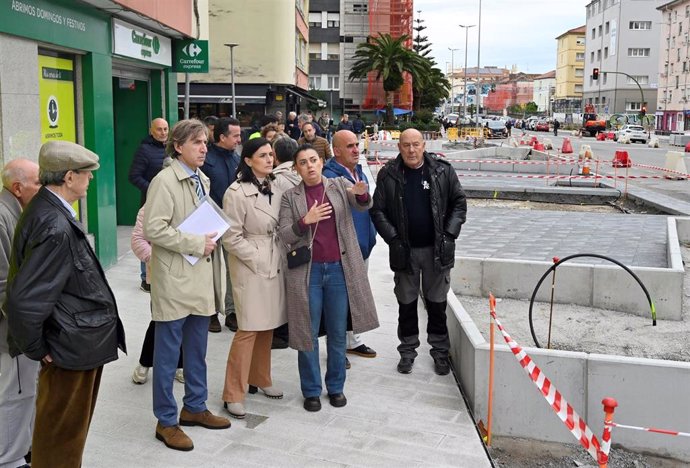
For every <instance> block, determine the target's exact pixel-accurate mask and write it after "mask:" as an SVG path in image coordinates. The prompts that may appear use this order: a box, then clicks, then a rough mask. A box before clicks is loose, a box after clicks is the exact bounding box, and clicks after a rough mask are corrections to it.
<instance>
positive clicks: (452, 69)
mask: <svg viewBox="0 0 690 468" xmlns="http://www.w3.org/2000/svg"><path fill="white" fill-rule="evenodd" d="M448 50H450V111H451V112H453V105H455V51H456V50H460V49H451V48H450V47H448Z"/></svg>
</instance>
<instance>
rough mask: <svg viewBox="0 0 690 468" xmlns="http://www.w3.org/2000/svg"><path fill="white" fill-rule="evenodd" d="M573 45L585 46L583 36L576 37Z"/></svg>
mask: <svg viewBox="0 0 690 468" xmlns="http://www.w3.org/2000/svg"><path fill="white" fill-rule="evenodd" d="M575 44H577V45H579V46H583V45H585V36H578V37H577V39H575Z"/></svg>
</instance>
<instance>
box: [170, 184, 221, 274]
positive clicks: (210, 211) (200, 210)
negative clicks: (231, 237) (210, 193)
mask: <svg viewBox="0 0 690 468" xmlns="http://www.w3.org/2000/svg"><path fill="white" fill-rule="evenodd" d="M229 228H230V223H229V222H228V219H227V217H226V216H225V213H223V211H222V210H221V209H220V208H218V205H216V204H215V203H214V202H213V200H211V199H209V198H208V197H205V198H204V199H203V200H202V202H201V204H200V205H199V206H197V207H196V209H195V210H194V211H192V213H191V214H190V215H189V216H187V218H186V219H185V220H184V221H182V223H181V224H180V225H179V226H178V227H177V229H179V230H180V231H182V232H184V233H187V234H198V235H200V236H205V235H206V234H209V233H211V232H215V233H217V234H216V236H215V237H214V238H213V240H214V241H217V240H218V239H220V237H221V236H222V235H223V234H225V231H227V230H228V229H229ZM183 257H184V258H185V259H186V260H187V261H188V262H189V263H190V264H191V265H196V262H198V261H199V257H195V256H194V255H183Z"/></svg>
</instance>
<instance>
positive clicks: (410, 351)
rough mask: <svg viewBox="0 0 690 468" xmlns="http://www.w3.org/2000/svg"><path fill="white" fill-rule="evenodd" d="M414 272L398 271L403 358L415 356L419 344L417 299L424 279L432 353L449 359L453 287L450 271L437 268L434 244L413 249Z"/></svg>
mask: <svg viewBox="0 0 690 468" xmlns="http://www.w3.org/2000/svg"><path fill="white" fill-rule="evenodd" d="M410 265H411V271H409V272H407V271H405V272H396V273H395V275H394V281H395V289H394V291H395V297H396V299H397V300H398V305H399V309H398V338H399V339H400V345H398V352H399V353H400V356H401V357H404V358H411V359H414V358H415V357H417V348H418V347H419V319H418V317H417V298H418V297H419V289H420V281H421V289H422V295H423V296H424V305H425V306H426V311H427V315H428V321H427V327H426V331H427V342H428V343H429V345H431V356H433V357H434V358H447V357H448V350H449V349H450V340H449V338H448V327H447V325H446V296H447V295H448V291H449V290H450V270H444V271H442V272H438V271H435V269H434V248H433V246H429V247H421V248H412V249H410Z"/></svg>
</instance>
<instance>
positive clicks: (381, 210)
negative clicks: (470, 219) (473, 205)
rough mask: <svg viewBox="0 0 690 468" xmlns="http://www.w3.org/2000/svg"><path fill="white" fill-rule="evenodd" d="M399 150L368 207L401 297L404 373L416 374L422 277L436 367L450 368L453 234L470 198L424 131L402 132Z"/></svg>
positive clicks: (400, 367)
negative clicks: (448, 319) (448, 303)
mask: <svg viewBox="0 0 690 468" xmlns="http://www.w3.org/2000/svg"><path fill="white" fill-rule="evenodd" d="M398 149H399V150H400V154H399V155H398V157H397V158H395V159H394V160H393V161H390V162H388V163H387V164H386V165H385V166H384V167H383V168H382V169H381V172H379V175H378V178H377V183H376V191H375V192H374V205H373V207H372V208H371V210H370V213H371V217H372V220H373V221H374V225H375V226H376V230H377V231H378V233H379V234H380V235H381V237H383V240H384V241H386V243H387V244H388V245H389V248H390V254H389V255H390V267H391V270H393V272H394V273H395V297H396V298H397V300H398V306H399V309H398V310H399V315H398V338H399V339H400V345H399V346H398V352H399V353H400V357H401V359H400V362H399V363H398V372H400V373H402V374H409V373H410V372H412V366H413V364H414V360H415V358H416V357H417V348H418V347H419V325H418V319H417V298H418V297H419V280H420V276H421V280H422V293H423V295H424V303H425V306H426V310H427V314H428V316H429V320H428V325H427V340H428V342H429V344H430V345H431V356H432V357H433V359H434V370H435V371H436V373H437V374H439V375H446V374H448V373H449V372H450V364H449V362H448V350H449V348H450V342H449V340H448V328H447V326H446V296H447V295H448V291H449V287H450V269H451V268H452V267H453V265H454V264H455V239H456V238H457V237H458V235H459V234H460V228H461V226H462V224H463V223H464V222H465V215H466V213H467V202H466V199H465V193H464V192H463V191H462V187H461V186H460V182H459V181H458V176H457V175H456V174H455V171H454V170H453V167H452V166H451V165H450V164H448V163H447V162H446V161H443V160H441V159H439V158H438V157H437V156H436V155H435V154H433V153H427V152H426V151H425V150H424V140H423V138H422V134H421V133H420V132H419V131H418V130H416V129H413V128H411V129H408V130H405V131H404V132H402V134H401V135H400V143H399V144H398Z"/></svg>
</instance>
